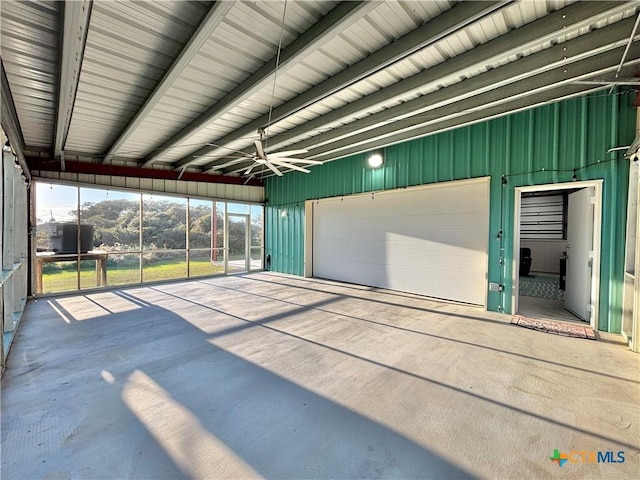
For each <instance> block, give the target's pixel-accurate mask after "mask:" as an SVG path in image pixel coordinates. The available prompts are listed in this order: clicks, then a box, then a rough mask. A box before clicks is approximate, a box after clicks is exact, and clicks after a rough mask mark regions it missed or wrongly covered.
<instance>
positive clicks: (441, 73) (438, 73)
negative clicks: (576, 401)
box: [202, 1, 635, 170]
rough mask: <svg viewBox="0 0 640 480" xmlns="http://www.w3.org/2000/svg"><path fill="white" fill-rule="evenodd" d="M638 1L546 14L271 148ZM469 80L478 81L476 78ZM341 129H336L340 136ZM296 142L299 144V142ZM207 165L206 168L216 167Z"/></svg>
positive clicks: (302, 128) (328, 116) (298, 131)
mask: <svg viewBox="0 0 640 480" xmlns="http://www.w3.org/2000/svg"><path fill="white" fill-rule="evenodd" d="M634 4H635V3H634V2H625V3H620V2H615V1H614V2H577V3H574V4H571V5H569V6H567V7H565V8H563V9H560V10H557V11H555V12H553V13H551V14H549V15H547V16H545V17H542V18H540V19H538V20H534V21H533V22H531V23H528V24H526V25H523V26H522V27H520V28H517V29H515V30H512V31H510V32H508V33H506V34H504V35H502V36H500V37H497V38H495V39H493V40H490V41H488V42H486V43H484V44H482V45H479V46H477V47H475V48H473V49H471V50H469V51H467V52H465V53H462V54H460V55H457V56H455V57H453V58H451V59H450V60H446V61H444V62H442V63H440V64H438V65H435V66H433V67H431V68H429V69H426V70H424V71H422V72H420V73H418V74H416V75H413V76H412V77H408V78H406V79H404V80H401V81H399V82H397V83H395V84H393V85H390V86H389V87H386V88H383V89H380V90H378V91H377V92H374V93H372V94H371V95H367V96H366V97H363V98H361V99H359V100H356V101H354V102H351V103H348V104H346V105H344V106H343V107H340V108H337V109H335V110H333V111H331V112H329V113H327V114H325V115H322V116H320V117H317V118H315V119H313V120H310V121H308V122H305V123H304V124H303V125H300V126H298V127H294V128H292V129H290V130H288V131H287V132H284V133H282V134H279V135H277V136H274V137H272V138H271V140H270V144H269V149H270V150H277V149H281V148H283V147H285V146H287V147H288V146H290V145H292V141H295V139H296V138H300V137H301V136H306V135H308V133H309V132H310V131H313V130H324V129H327V128H330V126H331V125H332V124H336V123H338V122H341V121H344V120H350V119H352V118H354V117H355V116H357V115H358V114H362V113H365V112H366V111H368V110H370V109H371V108H374V107H376V106H383V105H384V104H385V103H386V104H388V103H389V102H390V101H392V100H394V99H396V100H397V99H399V98H401V97H402V96H403V95H407V94H408V93H410V92H413V91H420V90H421V89H424V88H425V87H427V86H434V87H435V86H437V85H438V84H439V83H441V82H442V79H443V78H445V77H458V76H460V75H462V74H464V72H465V71H468V70H469V69H472V68H480V67H482V66H485V65H487V64H488V63H491V62H492V61H494V60H496V59H498V58H506V57H508V56H511V55H517V54H519V53H521V52H522V51H523V50H526V49H527V48H530V47H532V46H534V45H536V44H539V43H541V42H544V41H550V40H553V39H555V38H556V37H557V36H558V35H562V34H566V33H568V32H570V31H572V30H575V29H579V28H583V27H585V26H589V25H591V24H593V23H594V22H596V21H598V20H599V19H601V18H603V17H606V16H610V15H612V14H615V13H620V12H623V11H625V10H627V9H629V8H630V6H631V5H634ZM466 81H471V82H472V81H474V79H473V78H471V79H468V80H466ZM339 135H340V132H339V131H336V136H339ZM295 145H298V143H296V144H295ZM213 166H214V165H213V162H212V163H211V164H207V165H204V166H203V167H202V168H203V170H207V169H210V168H212V167H213Z"/></svg>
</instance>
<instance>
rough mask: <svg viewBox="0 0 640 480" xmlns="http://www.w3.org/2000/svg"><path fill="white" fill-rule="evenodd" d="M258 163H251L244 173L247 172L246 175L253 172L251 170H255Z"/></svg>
mask: <svg viewBox="0 0 640 480" xmlns="http://www.w3.org/2000/svg"><path fill="white" fill-rule="evenodd" d="M256 165H257V164H255V163H254V164H253V165H251V166H250V167H249V168H247V169H246V170H245V171H244V174H245V175H249V174H250V173H251V170H253V169H254V168H255V166H256ZM251 176H253V175H251Z"/></svg>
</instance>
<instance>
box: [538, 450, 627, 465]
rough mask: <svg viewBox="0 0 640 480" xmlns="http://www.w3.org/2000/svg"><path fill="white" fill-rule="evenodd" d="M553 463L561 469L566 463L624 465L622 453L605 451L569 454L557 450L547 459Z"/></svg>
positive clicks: (571, 452)
mask: <svg viewBox="0 0 640 480" xmlns="http://www.w3.org/2000/svg"><path fill="white" fill-rule="evenodd" d="M549 460H551V461H552V462H553V463H557V464H558V466H559V467H563V466H564V465H565V464H566V463H567V462H568V463H574V464H575V463H624V452H623V451H618V452H614V451H611V450H607V451H598V452H596V451H583V450H571V451H570V452H569V453H562V452H560V450H558V449H557V448H556V449H555V450H554V451H553V455H552V456H550V457H549Z"/></svg>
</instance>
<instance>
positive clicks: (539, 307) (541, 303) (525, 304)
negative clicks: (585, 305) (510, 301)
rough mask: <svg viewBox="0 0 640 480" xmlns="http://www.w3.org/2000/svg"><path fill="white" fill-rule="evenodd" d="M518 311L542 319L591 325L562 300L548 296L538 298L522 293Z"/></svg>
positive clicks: (519, 298)
mask: <svg viewBox="0 0 640 480" xmlns="http://www.w3.org/2000/svg"><path fill="white" fill-rule="evenodd" d="M518 313H519V314H520V315H525V316H528V317H535V318H539V319H541V320H556V321H558V320H559V321H562V322H570V323H575V324H577V325H583V326H589V324H588V323H587V322H585V321H584V320H581V319H580V318H578V317H576V316H575V315H574V314H573V313H571V312H570V311H569V310H567V309H566V308H564V302H563V301H561V300H549V299H548V298H536V297H527V296H525V295H520V296H519V297H518Z"/></svg>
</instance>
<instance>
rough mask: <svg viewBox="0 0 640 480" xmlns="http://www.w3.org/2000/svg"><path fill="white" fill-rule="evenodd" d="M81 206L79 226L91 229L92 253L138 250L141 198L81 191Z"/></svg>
mask: <svg viewBox="0 0 640 480" xmlns="http://www.w3.org/2000/svg"><path fill="white" fill-rule="evenodd" d="M80 205H81V219H82V224H83V225H88V226H90V227H92V228H93V245H92V247H93V250H101V251H105V252H128V251H138V250H140V194H137V193H128V192H118V191H113V190H106V189H98V188H81V189H80ZM85 228H89V227H85Z"/></svg>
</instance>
